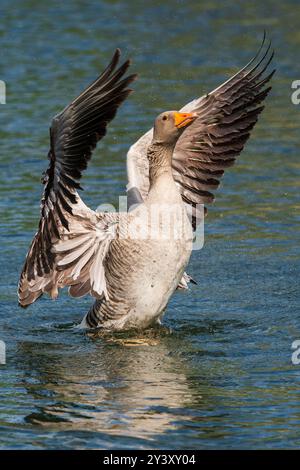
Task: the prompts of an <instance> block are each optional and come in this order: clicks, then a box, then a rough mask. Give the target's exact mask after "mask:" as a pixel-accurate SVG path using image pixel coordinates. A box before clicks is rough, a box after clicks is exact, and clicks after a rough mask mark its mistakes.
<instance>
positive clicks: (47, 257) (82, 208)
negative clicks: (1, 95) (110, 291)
mask: <svg viewBox="0 0 300 470" xmlns="http://www.w3.org/2000/svg"><path fill="white" fill-rule="evenodd" d="M119 57H120V51H119V49H117V50H116V52H115V54H114V56H113V58H112V60H111V62H110V64H109V65H108V67H107V68H106V69H105V70H104V72H103V73H102V74H101V75H100V76H99V77H98V78H97V79H96V80H95V81H94V82H93V83H92V84H91V85H90V86H89V87H88V88H87V89H86V90H84V91H83V93H81V95H80V96H78V98H76V99H75V100H74V101H72V102H71V103H70V104H69V106H67V107H66V108H65V109H64V110H63V111H62V112H61V113H60V114H58V115H57V116H55V117H54V118H53V121H52V124H51V129H50V150H49V154H48V158H49V160H50V164H49V167H48V170H47V171H46V173H45V175H44V178H43V183H44V185H45V188H44V193H43V197H42V201H41V219H40V223H39V228H38V232H37V233H36V235H35V236H34V238H33V241H32V243H31V246H30V248H29V251H28V254H27V257H26V261H25V265H24V267H23V270H22V273H21V277H20V281H19V291H18V294H19V303H20V305H21V306H22V307H26V306H27V305H29V304H31V303H32V302H34V301H35V300H36V299H37V298H38V297H40V296H41V295H42V294H43V292H48V293H49V294H50V295H51V297H55V296H56V295H57V289H58V287H63V286H64V285H73V284H74V285H75V284H77V288H78V289H77V291H76V292H77V293H78V291H80V289H79V287H80V285H81V284H85V288H84V289H83V290H84V292H86V291H87V289H88V282H87V277H88V276H87V269H89V270H92V271H93V269H94V268H95V266H94V265H93V260H94V257H95V256H96V251H95V250H94V247H96V246H98V245H99V244H101V243H102V242H103V241H101V240H102V239H107V236H108V234H109V233H110V231H109V229H108V228H109V225H110V224H113V223H115V221H114V220H113V221H112V220H111V219H110V218H109V217H108V215H106V214H104V215H103V214H102V215H101V214H100V215H99V214H97V213H95V212H94V211H92V210H90V209H89V208H88V207H87V206H86V205H85V204H84V203H83V202H82V200H81V199H80V197H79V195H78V193H77V190H78V189H81V187H80V185H79V180H80V178H81V173H82V171H83V170H85V169H86V167H87V164H88V161H89V159H90V158H91V155H92V151H93V150H94V148H95V147H96V144H97V142H98V141H99V140H100V139H102V137H103V136H104V135H105V134H106V128H107V124H108V123H109V122H110V121H111V120H112V119H113V118H114V116H115V114H116V112H117V109H118V107H119V106H120V104H121V103H122V102H123V101H124V100H125V99H126V97H127V96H128V94H129V93H130V92H131V90H130V89H128V88H127V87H128V85H129V84H130V83H131V82H132V81H133V80H134V79H135V78H136V75H130V76H127V77H126V78H124V75H125V73H126V71H127V69H128V67H129V61H126V62H125V63H124V64H123V65H121V66H120V67H119V68H118V67H117V65H118V62H119ZM80 237H82V238H80ZM92 240H93V241H94V245H93V242H92ZM60 243H62V245H64V247H65V248H66V246H69V250H73V249H74V247H75V245H76V244H77V245H76V246H77V250H75V253H73V257H72V261H70V262H69V263H65V262H64V261H62V260H61V259H60V258H61V257H62V255H59V247H60ZM66 243H69V245H66ZM79 245H80V246H79ZM92 245H93V246H92ZM54 246H55V247H56V248H55V249H56V250H57V251H55V249H54ZM61 248H62V247H61ZM104 251H105V250H104ZM63 252H65V250H64V249H63V248H62V249H61V253H63ZM98 252H99V253H100V252H102V251H101V250H100V251H99V250H98ZM88 254H89V255H90V256H88ZM102 255H103V253H102ZM99 256H100V255H99ZM69 258H70V257H69ZM58 259H59V264H58ZM67 259H68V258H67ZM83 260H85V263H83ZM79 262H80V263H81V264H82V266H81V264H80V266H81V268H80V269H79V271H78V269H77V270H76V269H75V273H76V279H72V277H73V278H74V275H73V274H74V273H73V274H72V271H73V270H74V267H76V264H77V263H79ZM100 265H101V263H100ZM71 266H73V268H72V269H71V270H70V268H71ZM93 266H94V268H93ZM67 268H68V269H69V271H68V272H67ZM84 268H85V269H84ZM92 268H93V269H92ZM81 281H82V282H81ZM78 284H79V285H78ZM94 287H95V286H94ZM91 290H92V291H94V292H95V294H96V295H100V294H101V289H100V287H99V286H98V289H97V288H96V289H93V288H91ZM73 291H74V289H73ZM102 291H103V289H102ZM70 293H71V294H72V288H71V290H70Z"/></svg>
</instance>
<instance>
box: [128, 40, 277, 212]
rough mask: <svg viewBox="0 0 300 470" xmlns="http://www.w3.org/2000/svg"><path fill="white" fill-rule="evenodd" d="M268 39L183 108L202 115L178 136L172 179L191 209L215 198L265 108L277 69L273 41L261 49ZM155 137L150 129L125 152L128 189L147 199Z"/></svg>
mask: <svg viewBox="0 0 300 470" xmlns="http://www.w3.org/2000/svg"><path fill="white" fill-rule="evenodd" d="M264 41H265V38H264V40H263V43H262V45H261V47H260V49H259V51H258V53H257V54H256V56H255V57H254V58H253V59H252V60H251V61H250V62H249V63H248V64H247V65H246V66H245V67H244V68H243V69H241V70H240V71H239V72H237V73H236V74H235V75H234V76H233V77H231V78H230V79H229V80H227V81H226V82H225V83H223V84H222V85H221V86H219V87H218V88H216V89H215V90H214V91H212V92H211V93H209V94H207V95H205V96H202V97H201V98H198V99H196V100H194V101H192V102H191V103H189V104H188V105H186V106H184V108H182V109H181V111H183V112H196V113H198V115H199V117H198V118H197V119H196V120H195V121H194V122H193V124H191V126H189V127H188V128H187V129H186V130H185V131H184V132H183V134H182V135H181V136H180V138H179V140H178V142H177V144H176V147H175V150H174V154H173V159H172V167H173V176H174V179H175V181H176V182H177V183H178V185H179V188H180V191H181V195H182V199H183V201H185V202H186V203H187V205H188V207H190V208H192V207H193V206H195V205H196V204H205V203H210V202H212V201H213V200H214V195H213V192H214V190H215V189H217V187H218V186H219V183H220V178H221V177H222V175H223V174H224V170H225V169H226V168H228V167H230V166H232V165H233V164H234V162H235V160H236V157H237V156H238V155H239V154H240V152H241V151H242V149H243V147H244V145H245V143H246V142H247V140H248V138H249V136H250V132H251V130H252V128H253V127H254V125H255V123H256V122H257V119H258V115H259V114H260V113H261V111H262V110H263V108H264V107H263V106H261V103H262V101H263V100H264V99H265V98H266V96H267V94H268V93H269V91H270V89H271V87H270V86H267V83H268V82H269V80H270V79H271V77H272V75H273V74H274V72H275V70H273V71H272V72H271V73H269V74H267V75H266V74H265V72H266V70H267V67H268V66H269V64H270V62H271V60H272V58H273V55H274V53H273V52H271V51H270V45H269V46H268V47H267V48H266V51H265V52H264V53H262V49H263V46H264ZM151 139H152V130H150V131H148V132H147V133H146V134H145V135H144V136H143V137H142V138H141V139H139V140H138V141H137V142H136V143H135V144H134V145H133V146H132V147H131V148H130V149H129V152H128V155H127V171H128V181H129V184H128V193H129V196H131V197H132V199H134V198H135V199H136V197H135V195H136V194H138V195H141V196H142V198H145V197H146V196H147V194H148V191H149V166H148V160H147V148H148V146H149V144H150V142H151ZM132 202H135V201H134V200H133V201H132ZM136 202H138V201H136Z"/></svg>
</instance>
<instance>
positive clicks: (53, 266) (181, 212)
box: [18, 41, 274, 330]
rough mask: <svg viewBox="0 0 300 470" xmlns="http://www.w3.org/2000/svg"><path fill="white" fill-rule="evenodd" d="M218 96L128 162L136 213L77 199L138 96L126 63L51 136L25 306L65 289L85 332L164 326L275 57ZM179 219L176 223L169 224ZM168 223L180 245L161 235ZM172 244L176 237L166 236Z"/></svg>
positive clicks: (60, 118)
mask: <svg viewBox="0 0 300 470" xmlns="http://www.w3.org/2000/svg"><path fill="white" fill-rule="evenodd" d="M263 46H264V41H263V44H262V46H261V47H260V50H259V52H258V53H257V54H256V56H255V57H254V58H253V59H252V60H251V61H250V62H249V63H248V64H247V65H246V66H245V67H244V68H242V69H241V70H240V71H239V72H237V73H236V74H235V75H234V76H233V77H231V78H230V79H229V80H227V81H226V82H225V83H223V84H222V85H221V86H219V87H218V88H216V89H215V90H214V91H212V92H210V93H208V94H206V95H204V96H202V97H200V98H198V99H195V100H194V101H192V102H191V103H189V104H188V105H186V106H185V107H184V108H182V109H181V110H180V111H168V112H163V113H162V114H160V115H159V116H158V117H157V118H156V120H155V123H154V127H153V129H151V130H150V131H148V132H147V133H146V134H145V135H144V136H143V137H141V139H139V140H138V141H137V142H136V143H135V144H134V145H133V146H132V147H131V148H130V149H129V152H128V155H127V172H128V187H127V190H128V191H127V192H128V200H129V206H130V210H129V211H128V212H126V211H125V212H120V213H106V212H96V211H93V210H91V209H89V208H88V207H87V206H86V205H85V204H84V202H83V201H82V199H81V198H80V196H79V193H78V190H80V189H81V187H80V184H79V180H80V178H81V173H82V171H83V170H85V169H86V167H87V164H88V161H89V159H90V158H91V154H92V151H93V149H94V148H95V146H96V144H97V142H98V141H99V140H100V139H102V137H103V136H104V135H105V134H106V128H107V125H108V123H109V122H110V121H111V120H112V119H113V118H114V116H115V114H116V112H117V109H118V107H119V106H120V104H121V103H122V102H123V101H124V100H125V99H126V98H127V96H128V95H129V94H130V92H131V91H132V90H131V89H129V88H128V85H129V84H130V83H131V82H133V81H134V80H135V78H136V75H129V76H127V77H125V78H124V76H125V74H126V71H127V70H128V67H129V61H126V62H125V63H124V64H123V65H121V66H118V63H119V57H120V51H119V50H118V49H117V50H116V52H115V54H114V56H113V58H112V60H111V62H110V64H109V65H108V67H107V68H106V69H105V71H104V72H103V73H102V75H100V77H99V78H97V79H96V81H95V82H93V83H92V84H91V85H90V86H89V87H88V88H87V89H86V90H85V91H83V93H81V94H80V96H79V97H78V98H76V99H75V100H74V101H72V102H71V104H70V105H69V106H67V107H66V108H65V109H64V110H63V111H62V112H61V113H60V114H58V115H56V116H55V117H54V118H53V120H52V124H51V128H50V150H49V153H48V158H49V160H50V164H49V167H48V169H47V171H46V172H45V175H44V178H43V184H44V193H43V197H42V201H41V218H40V222H39V227H38V231H37V233H36V235H35V236H34V238H33V241H32V243H31V246H30V248H29V251H28V253H27V257H26V260H25V264H24V267H23V270H22V273H21V276H20V281H19V288H18V296H19V304H20V305H21V306H22V307H27V306H28V305H30V304H32V303H33V302H34V301H35V300H37V299H38V298H39V297H40V296H41V295H42V294H43V293H47V294H49V295H50V297H51V298H52V299H54V298H56V297H57V295H58V289H59V288H63V287H65V286H68V287H69V294H70V295H71V296H72V297H82V296H84V295H86V294H90V295H91V296H93V297H94V298H95V301H94V304H93V305H92V307H91V308H90V310H89V312H88V313H87V314H86V315H85V317H84V319H83V321H82V326H83V327H86V328H98V327H102V328H104V329H112V330H121V329H127V328H138V329H141V328H145V327H148V326H149V325H151V324H153V323H155V322H159V321H160V318H161V316H162V314H163V312H164V310H165V308H166V305H167V303H168V301H169V299H170V297H171V295H172V294H173V292H174V291H175V289H176V288H187V284H188V282H189V281H190V280H191V278H190V276H188V275H187V274H186V273H185V268H186V266H187V264H188V261H189V258H190V254H191V250H192V242H193V230H194V229H195V227H196V224H197V221H198V219H199V217H197V214H198V212H197V211H198V209H197V208H198V207H199V205H201V207H202V206H203V205H204V204H205V203H210V202H212V201H213V199H214V196H213V193H212V191H213V190H215V189H216V188H217V187H218V185H219V181H220V178H221V177H222V175H223V173H224V170H225V169H226V168H228V167H230V166H232V165H233V164H234V162H235V160H236V157H237V156H238V155H239V153H240V152H241V150H242V149H243V147H244V145H245V143H246V141H247V139H248V137H249V135H250V131H251V130H252V128H253V127H254V125H255V123H256V121H257V119H258V115H259V114H260V113H261V111H262V110H263V106H262V105H261V102H262V101H263V100H264V99H265V97H266V96H267V94H268V93H269V91H270V89H271V87H270V86H266V84H267V83H268V82H269V80H270V78H271V77H272V75H273V73H274V70H273V71H272V72H271V73H268V75H266V74H265V71H266V69H267V67H268V65H269V63H270V62H271V60H272V57H273V52H271V51H270V45H269V46H268V47H267V48H266V50H265V52H264V53H262V50H263ZM170 215H171V216H170ZM167 220H168V221H169V222H170V221H171V222H170V224H169V225H170V226H171V229H172V232H170V233H172V236H165V234H164V233H163V231H164V228H165V226H166V224H167V223H166V221H167ZM168 233H169V232H168Z"/></svg>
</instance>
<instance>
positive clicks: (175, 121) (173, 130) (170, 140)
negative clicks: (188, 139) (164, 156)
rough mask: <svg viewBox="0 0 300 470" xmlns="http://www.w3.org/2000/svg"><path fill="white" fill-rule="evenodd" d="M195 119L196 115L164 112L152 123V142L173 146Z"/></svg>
mask: <svg viewBox="0 0 300 470" xmlns="http://www.w3.org/2000/svg"><path fill="white" fill-rule="evenodd" d="M197 117H198V114H197V113H180V112H178V111H165V112H164V113H161V114H159V116H157V118H156V119H155V122H154V133H153V142H155V143H159V144H166V145H167V144H174V145H175V144H176V142H177V140H178V139H179V137H180V136H181V134H182V132H183V131H184V130H185V129H186V128H187V127H188V126H190V125H191V124H192V123H193V122H194V121H195V119H197Z"/></svg>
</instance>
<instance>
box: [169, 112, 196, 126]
mask: <svg viewBox="0 0 300 470" xmlns="http://www.w3.org/2000/svg"><path fill="white" fill-rule="evenodd" d="M197 117H198V114H197V113H177V112H174V118H175V126H176V127H177V129H180V128H181V127H185V126H187V125H188V124H191V123H192V122H194V121H195V119H197Z"/></svg>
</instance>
